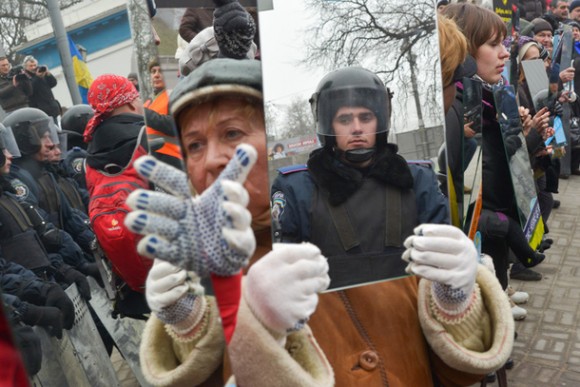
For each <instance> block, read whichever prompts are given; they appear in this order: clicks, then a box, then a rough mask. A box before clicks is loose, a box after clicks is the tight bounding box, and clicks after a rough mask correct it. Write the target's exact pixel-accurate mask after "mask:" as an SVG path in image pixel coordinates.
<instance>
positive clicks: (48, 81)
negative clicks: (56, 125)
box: [28, 72, 60, 118]
mask: <svg viewBox="0 0 580 387" xmlns="http://www.w3.org/2000/svg"><path fill="white" fill-rule="evenodd" d="M28 74H29V75H30V77H31V78H30V79H31V81H32V95H31V96H30V98H29V101H30V106H31V107H35V108H37V109H40V110H42V111H43V112H45V113H46V114H48V115H49V116H51V117H55V118H56V117H58V116H59V115H60V103H59V102H58V101H57V100H56V99H55V98H54V94H52V88H53V87H55V86H56V78H55V77H54V76H53V75H52V74H46V75H45V76H44V77H39V76H37V75H36V74H33V73H30V72H28Z"/></svg>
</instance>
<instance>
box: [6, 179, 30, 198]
mask: <svg viewBox="0 0 580 387" xmlns="http://www.w3.org/2000/svg"><path fill="white" fill-rule="evenodd" d="M10 184H12V187H13V188H14V190H15V191H16V197H17V198H18V200H26V199H28V195H29V194H30V190H29V189H28V186H27V185H26V184H24V183H23V182H22V181H21V180H20V179H13V180H12V181H11V182H10Z"/></svg>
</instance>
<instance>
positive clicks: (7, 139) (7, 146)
mask: <svg viewBox="0 0 580 387" xmlns="http://www.w3.org/2000/svg"><path fill="white" fill-rule="evenodd" d="M0 149H2V150H3V151H4V150H7V151H8V152H10V154H11V155H12V156H13V157H15V158H16V157H20V156H22V155H21V154H20V150H19V149H18V144H17V143H16V139H15V138H14V133H12V129H11V128H10V127H8V128H5V127H0Z"/></svg>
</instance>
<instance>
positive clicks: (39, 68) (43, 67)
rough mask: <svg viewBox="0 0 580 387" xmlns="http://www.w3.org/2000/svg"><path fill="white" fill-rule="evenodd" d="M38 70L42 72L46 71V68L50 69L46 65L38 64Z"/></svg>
mask: <svg viewBox="0 0 580 387" xmlns="http://www.w3.org/2000/svg"><path fill="white" fill-rule="evenodd" d="M37 70H38V72H40V73H44V72H46V70H48V69H47V67H46V66H38V69H37Z"/></svg>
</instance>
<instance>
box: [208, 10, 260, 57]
mask: <svg viewBox="0 0 580 387" xmlns="http://www.w3.org/2000/svg"><path fill="white" fill-rule="evenodd" d="M214 3H215V5H216V8H215V11H214V13H213V17H214V19H213V29H214V34H215V40H216V42H217V44H218V47H219V49H220V52H219V56H220V57H225V58H233V59H245V58H246V55H247V54H248V51H249V50H250V47H251V46H252V42H253V40H254V35H255V34H256V23H254V19H253V18H252V16H251V15H250V14H249V13H248V11H246V10H245V8H244V7H242V6H241V5H240V3H239V2H238V0H214Z"/></svg>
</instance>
